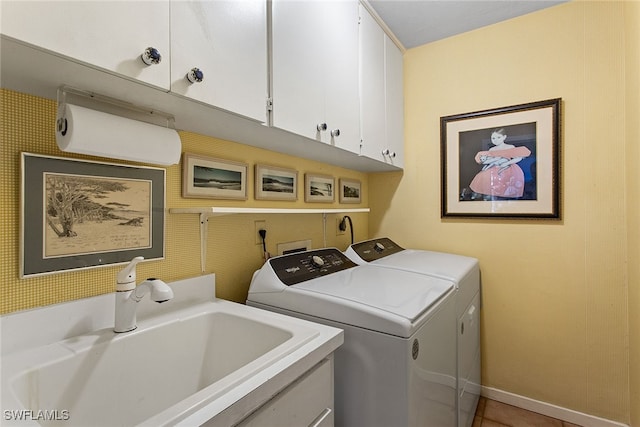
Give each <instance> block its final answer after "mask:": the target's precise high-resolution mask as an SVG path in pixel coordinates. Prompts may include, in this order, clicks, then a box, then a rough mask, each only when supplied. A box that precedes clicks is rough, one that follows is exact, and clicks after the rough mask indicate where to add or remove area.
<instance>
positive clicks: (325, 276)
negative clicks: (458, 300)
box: [247, 248, 456, 427]
mask: <svg viewBox="0 0 640 427" xmlns="http://www.w3.org/2000/svg"><path fill="white" fill-rule="evenodd" d="M454 295H455V288H454V286H453V284H452V283H451V282H450V281H448V280H443V279H440V278H435V277H429V276H424V275H417V274H414V273H409V272H403V271H394V270H390V269H386V268H380V267H375V266H370V265H361V266H358V265H356V264H355V263H354V262H352V261H350V260H349V259H348V258H347V257H346V256H345V255H344V254H343V253H341V252H340V251H339V250H338V249H335V248H328V249H319V250H312V251H307V252H299V253H294V254H289V255H283V256H280V257H276V258H271V259H270V260H269V261H268V262H266V263H265V264H264V266H263V267H262V268H261V269H260V270H258V271H256V272H255V274H254V275H253V280H252V281H251V286H250V288H249V295H248V298H247V304H248V305H251V306H254V307H260V308H263V309H267V310H271V311H276V312H279V313H284V314H288V315H291V316H295V317H300V318H303V319H307V320H311V321H315V322H318V323H322V324H326V325H331V326H335V327H339V328H341V329H343V330H344V344H343V345H342V346H341V347H339V348H338V349H337V351H336V353H335V408H336V417H335V422H336V425H337V426H351V427H363V426H366V427H375V426H380V427H390V426H393V427H403V426H420V427H428V426H433V427H451V426H455V423H456V410H455V407H456V406H455V405H456V378H455V375H456V362H455V360H456V337H455V331H454V325H455V299H454Z"/></svg>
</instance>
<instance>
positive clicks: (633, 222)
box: [625, 1, 640, 426]
mask: <svg viewBox="0 0 640 427" xmlns="http://www.w3.org/2000/svg"><path fill="white" fill-rule="evenodd" d="M625 19H626V22H625V28H626V30H627V34H626V41H627V44H626V48H627V51H626V64H627V70H626V78H627V89H626V92H627V113H626V118H627V165H626V166H627V185H628V187H627V203H628V205H627V218H628V221H629V222H628V227H629V229H628V232H627V236H628V244H629V254H628V260H629V267H628V268H629V348H630V363H629V378H630V380H631V382H630V401H631V425H632V426H640V263H639V262H638V260H640V167H638V165H640V147H639V145H638V141H640V120H638V117H640V77H639V76H640V2H638V1H629V2H626V3H625Z"/></svg>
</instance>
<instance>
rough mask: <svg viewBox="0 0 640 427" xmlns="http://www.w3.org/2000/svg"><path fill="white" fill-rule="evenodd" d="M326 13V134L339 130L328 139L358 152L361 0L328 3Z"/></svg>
mask: <svg viewBox="0 0 640 427" xmlns="http://www.w3.org/2000/svg"><path fill="white" fill-rule="evenodd" d="M324 13H325V21H324V22H325V26H324V33H325V36H324V40H325V43H324V45H325V48H324V54H323V58H324V59H323V64H324V66H325V72H324V76H325V93H324V96H325V118H326V122H327V125H328V127H329V129H328V134H327V137H328V138H331V133H330V132H331V131H332V130H336V129H339V130H340V136H337V137H334V138H332V139H331V140H330V141H328V142H330V143H331V144H332V145H335V146H337V147H340V148H343V149H345V150H348V151H351V152H353V153H359V152H360V105H359V99H358V96H359V93H358V27H359V25H358V2H357V1H353V0H350V1H330V2H326V3H325V9H324ZM323 140H324V139H323Z"/></svg>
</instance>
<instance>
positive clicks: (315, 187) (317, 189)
mask: <svg viewBox="0 0 640 427" xmlns="http://www.w3.org/2000/svg"><path fill="white" fill-rule="evenodd" d="M334 193H335V179H334V178H333V177H332V176H329V175H318V174H314V173H307V174H305V175H304V201H305V202H329V203H331V202H333V200H334V198H335V197H334Z"/></svg>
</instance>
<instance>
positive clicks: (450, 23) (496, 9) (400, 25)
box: [369, 0, 567, 49]
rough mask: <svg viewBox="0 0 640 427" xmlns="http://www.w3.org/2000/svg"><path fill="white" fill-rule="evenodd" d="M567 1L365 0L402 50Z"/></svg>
mask: <svg viewBox="0 0 640 427" xmlns="http://www.w3.org/2000/svg"><path fill="white" fill-rule="evenodd" d="M565 1H567V0H369V4H370V5H371V6H372V7H373V8H374V9H375V11H376V12H377V13H378V15H380V17H381V18H382V20H383V21H384V22H385V23H386V24H387V26H388V27H389V28H390V29H391V31H392V32H393V33H394V34H395V36H396V37H397V38H398V39H399V40H400V42H401V43H402V44H403V45H404V47H405V48H407V49H410V48H412V47H416V46H420V45H423V44H425V43H430V42H433V41H436V40H440V39H444V38H446V37H450V36H453V35H456V34H460V33H464V32H467V31H471V30H475V29H477V28H480V27H484V26H487V25H491V24H495V23H497V22H500V21H505V20H507V19H511V18H514V17H516V16H520V15H525V14H527V13H530V12H534V11H536V10H540V9H544V8H547V7H551V6H555V5H557V4H560V3H564V2H565Z"/></svg>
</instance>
